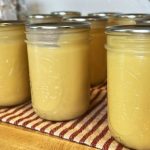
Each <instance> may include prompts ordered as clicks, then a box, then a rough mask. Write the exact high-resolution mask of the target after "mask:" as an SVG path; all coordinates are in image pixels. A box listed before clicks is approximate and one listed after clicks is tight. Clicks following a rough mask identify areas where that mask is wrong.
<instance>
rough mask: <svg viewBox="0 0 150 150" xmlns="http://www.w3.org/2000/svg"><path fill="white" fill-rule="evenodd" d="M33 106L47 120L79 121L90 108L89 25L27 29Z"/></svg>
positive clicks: (67, 24)
mask: <svg viewBox="0 0 150 150" xmlns="http://www.w3.org/2000/svg"><path fill="white" fill-rule="evenodd" d="M26 35H27V45H28V58H29V70H30V79H31V87H32V88H31V93H32V94H31V95H32V104H33V108H34V110H35V112H36V113H37V114H38V115H39V116H41V117H42V118H44V119H48V120H55V121H62V120H69V119H74V118H76V117H79V116H80V115H82V114H83V113H85V112H86V111H87V110H88V108H89V88H90V77H89V44H88V43H89V25H88V24H87V23H70V22H69V23H49V24H35V25H30V26H28V27H27V33H26Z"/></svg>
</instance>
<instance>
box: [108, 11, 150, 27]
mask: <svg viewBox="0 0 150 150" xmlns="http://www.w3.org/2000/svg"><path fill="white" fill-rule="evenodd" d="M148 16H150V14H136V13H135V14H134V13H133V14H120V15H115V16H112V17H111V18H109V19H108V25H109V26H111V25H136V24H137V23H136V22H137V21H138V20H140V19H143V18H145V17H148Z"/></svg>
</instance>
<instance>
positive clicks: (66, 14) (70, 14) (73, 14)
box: [50, 11, 81, 18]
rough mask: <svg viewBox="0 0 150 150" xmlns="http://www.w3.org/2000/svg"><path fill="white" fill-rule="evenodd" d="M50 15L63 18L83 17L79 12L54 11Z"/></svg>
mask: <svg viewBox="0 0 150 150" xmlns="http://www.w3.org/2000/svg"><path fill="white" fill-rule="evenodd" d="M50 14H52V15H59V16H61V17H62V18H68V17H79V16H81V13H80V12H78V11H53V12H51V13H50Z"/></svg>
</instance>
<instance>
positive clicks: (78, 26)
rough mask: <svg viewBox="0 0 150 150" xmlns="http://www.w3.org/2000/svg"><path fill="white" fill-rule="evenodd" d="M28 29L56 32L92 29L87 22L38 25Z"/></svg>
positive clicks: (30, 26)
mask: <svg viewBox="0 0 150 150" xmlns="http://www.w3.org/2000/svg"><path fill="white" fill-rule="evenodd" d="M26 27H27V28H28V29H41V30H56V29H90V25H89V23H87V22H57V23H38V24H30V25H27V26H26Z"/></svg>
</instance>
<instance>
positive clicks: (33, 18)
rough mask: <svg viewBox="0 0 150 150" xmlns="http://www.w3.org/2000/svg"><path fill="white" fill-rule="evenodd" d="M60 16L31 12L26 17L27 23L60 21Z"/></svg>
mask: <svg viewBox="0 0 150 150" xmlns="http://www.w3.org/2000/svg"><path fill="white" fill-rule="evenodd" d="M61 20H62V17H61V16H58V15H50V14H33V15H29V16H28V17H27V23H28V24H35V23H51V22H60V21H61Z"/></svg>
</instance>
